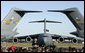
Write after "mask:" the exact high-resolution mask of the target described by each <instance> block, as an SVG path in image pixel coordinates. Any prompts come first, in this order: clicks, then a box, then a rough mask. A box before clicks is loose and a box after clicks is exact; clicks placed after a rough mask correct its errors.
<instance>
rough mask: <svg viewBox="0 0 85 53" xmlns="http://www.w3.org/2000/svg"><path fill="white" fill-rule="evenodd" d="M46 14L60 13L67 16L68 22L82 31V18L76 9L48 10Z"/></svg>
mask: <svg viewBox="0 0 85 53" xmlns="http://www.w3.org/2000/svg"><path fill="white" fill-rule="evenodd" d="M48 12H62V13H64V14H66V15H67V17H68V18H69V20H70V21H71V22H72V23H73V24H74V26H75V27H76V28H77V29H79V30H82V29H84V17H83V16H82V15H81V13H80V12H79V10H78V9H77V8H68V9H65V10H48Z"/></svg>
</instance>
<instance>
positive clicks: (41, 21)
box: [29, 20, 61, 23]
mask: <svg viewBox="0 0 85 53" xmlns="http://www.w3.org/2000/svg"><path fill="white" fill-rule="evenodd" d="M42 22H45V21H44V20H40V21H31V22H29V23H42ZM46 22H48V23H61V22H58V21H49V20H46Z"/></svg>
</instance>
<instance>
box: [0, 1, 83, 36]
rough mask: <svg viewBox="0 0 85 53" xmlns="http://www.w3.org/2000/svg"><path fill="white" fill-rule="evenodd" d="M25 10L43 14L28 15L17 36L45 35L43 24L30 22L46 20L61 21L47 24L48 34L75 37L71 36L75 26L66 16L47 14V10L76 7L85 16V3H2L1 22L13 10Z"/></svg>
mask: <svg viewBox="0 0 85 53" xmlns="http://www.w3.org/2000/svg"><path fill="white" fill-rule="evenodd" d="M14 7H16V8H20V9H24V10H33V11H43V12H42V13H28V14H25V15H24V16H23V18H22V19H21V20H20V22H19V24H18V25H17V26H16V27H15V28H17V29H18V30H17V32H18V33H20V34H18V35H16V36H24V35H30V34H37V33H43V32H44V31H43V28H44V25H43V23H29V22H30V21H38V20H43V19H44V18H46V20H51V21H60V22H62V23H61V24H60V23H46V24H47V25H46V26H47V27H46V28H47V29H49V32H48V33H51V34H59V35H63V36H74V35H71V34H69V33H70V32H73V31H76V28H75V27H74V25H73V24H72V23H71V22H70V20H69V19H68V18H67V16H66V15H65V14H62V13H59V12H47V10H64V9H67V8H73V7H76V8H78V9H79V11H80V13H81V14H82V15H83V16H84V1H1V21H2V20H3V19H4V18H5V17H6V16H7V14H8V13H9V12H10V10H11V8H14Z"/></svg>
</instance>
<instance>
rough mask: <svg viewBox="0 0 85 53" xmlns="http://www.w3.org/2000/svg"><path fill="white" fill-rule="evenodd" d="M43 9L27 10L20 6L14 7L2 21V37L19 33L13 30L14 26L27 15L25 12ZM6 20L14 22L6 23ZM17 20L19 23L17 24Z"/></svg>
mask: <svg viewBox="0 0 85 53" xmlns="http://www.w3.org/2000/svg"><path fill="white" fill-rule="evenodd" d="M35 12H41V11H26V10H22V9H19V8H12V9H11V11H10V12H9V13H8V15H7V16H6V17H5V18H4V19H3V20H2V22H1V38H3V39H4V38H9V37H10V36H14V35H16V34H18V33H17V32H16V30H15V31H13V29H14V27H15V26H16V25H17V24H18V22H19V21H20V20H21V18H22V17H23V16H24V15H25V13H35ZM4 21H9V22H11V21H13V23H6V22H4ZM16 22H17V24H16Z"/></svg>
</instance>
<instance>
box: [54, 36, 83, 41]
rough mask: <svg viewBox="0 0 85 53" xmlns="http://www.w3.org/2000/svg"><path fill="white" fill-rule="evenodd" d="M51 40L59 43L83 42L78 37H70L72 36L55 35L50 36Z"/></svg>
mask: <svg viewBox="0 0 85 53" xmlns="http://www.w3.org/2000/svg"><path fill="white" fill-rule="evenodd" d="M52 39H56V40H59V41H60V42H63V41H65V40H71V41H74V42H75V41H84V39H83V38H80V37H72V36H63V35H56V34H53V35H52Z"/></svg>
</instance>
